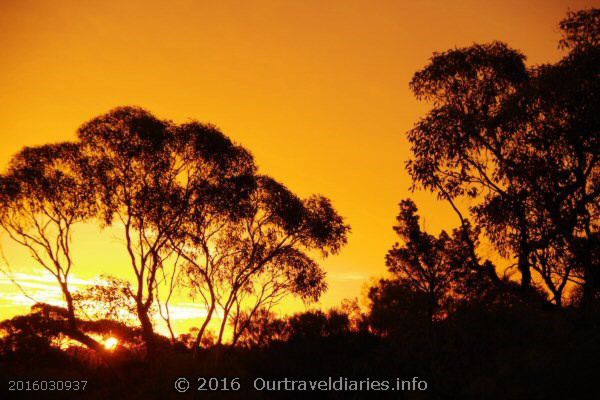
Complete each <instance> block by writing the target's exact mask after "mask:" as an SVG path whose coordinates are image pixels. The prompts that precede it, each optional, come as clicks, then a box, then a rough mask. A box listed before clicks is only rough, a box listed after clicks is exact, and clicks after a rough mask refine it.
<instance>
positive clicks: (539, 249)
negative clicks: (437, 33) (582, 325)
mask: <svg viewBox="0 0 600 400" xmlns="http://www.w3.org/2000/svg"><path fill="white" fill-rule="evenodd" d="M561 27H562V28H563V30H564V32H565V37H564V39H563V41H562V42H561V43H562V45H563V47H565V48H566V49H568V50H569V53H568V54H567V55H566V56H565V58H564V59H563V60H561V61H559V62H558V63H556V64H553V65H542V66H538V67H532V68H527V67H526V66H525V63H524V59H525V57H524V56H523V55H522V54H521V53H519V52H517V51H515V50H512V49H510V48H509V47H508V46H507V45H505V44H503V43H498V42H494V43H491V44H485V45H474V46H471V47H468V48H458V49H453V50H450V51H448V52H445V53H440V54H435V55H434V56H433V58H432V59H431V61H430V63H429V65H428V66H426V67H425V68H424V69H423V70H421V71H419V72H417V73H416V74H415V76H414V78H413V80H412V82H411V87H412V89H413V91H414V92H415V94H416V96H417V97H418V98H419V99H424V100H428V101H431V102H432V103H433V106H434V107H433V109H432V110H431V111H430V112H429V113H428V114H427V116H425V117H424V118H423V119H421V120H420V121H419V122H418V123H417V124H416V126H415V128H414V129H412V130H411V131H410V132H409V134H408V138H409V141H410V142H411V145H412V152H413V158H412V159H411V160H410V161H409V162H408V170H409V172H410V174H411V176H412V177H413V179H414V181H415V186H414V187H423V188H425V189H428V190H431V191H434V192H436V193H437V194H438V195H439V196H440V198H443V199H445V200H447V201H449V202H450V203H451V205H452V207H453V208H454V209H455V210H456V211H457V213H458V215H459V217H460V218H461V222H462V224H463V225H464V224H465V223H471V222H476V223H477V228H480V229H482V230H483V232H485V233H486V235H487V236H488V238H489V239H490V240H491V242H492V243H493V244H494V245H495V247H496V249H497V250H498V252H499V253H500V254H501V255H503V256H505V257H507V258H515V259H516V264H515V265H516V267H517V269H518V271H519V272H520V275H521V288H522V289H523V290H524V291H530V289H531V288H532V286H533V284H532V271H533V272H537V273H538V274H539V276H540V278H541V280H540V281H541V282H542V283H543V284H545V286H546V289H547V290H548V292H550V293H551V294H552V295H553V301H554V302H555V303H556V304H558V305H560V304H561V303H562V297H563V293H564V290H565V287H566V285H567V283H569V282H575V283H577V282H578V280H577V276H576V275H574V274H576V273H577V271H582V272H581V275H583V278H582V279H583V281H584V282H585V283H584V286H585V287H587V288H588V289H587V291H586V292H587V293H589V295H588V296H587V297H593V296H594V295H593V294H592V293H596V292H597V289H593V288H597V287H598V283H597V279H596V278H595V276H597V273H594V272H593V271H597V270H598V259H597V254H596V253H595V252H594V250H593V249H595V248H597V243H598V231H597V228H598V206H597V204H598V200H599V195H600V190H599V189H598V186H599V185H598V171H599V169H598V148H599V146H598V122H599V120H598V115H599V114H600V110H598V104H600V103H599V102H598V99H597V93H598V69H597V65H598V53H599V52H598V10H595V9H593V10H587V11H581V12H578V13H571V14H569V16H568V17H567V19H565V20H564V21H563V22H562V23H561ZM463 196H468V197H471V198H473V199H475V204H474V206H473V207H471V209H470V216H471V217H472V218H471V219H472V220H473V221H469V218H467V217H465V216H463V213H461V211H459V209H458V207H457V204H458V203H457V199H458V198H460V197H463ZM584 297H585V296H584Z"/></svg>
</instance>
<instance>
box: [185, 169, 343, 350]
mask: <svg viewBox="0 0 600 400" xmlns="http://www.w3.org/2000/svg"><path fill="white" fill-rule="evenodd" d="M254 182H255V185H254V188H253V190H252V191H251V192H249V196H248V197H247V198H246V200H245V201H243V202H241V203H240V206H241V210H242V212H241V213H240V214H239V215H238V216H237V217H236V218H233V219H227V220H225V221H223V222H222V223H219V224H216V226H214V227H213V228H212V229H211V230H210V231H209V233H208V234H206V233H203V235H199V234H198V233H199V232H202V231H203V230H202V229H198V228H199V227H198V226H197V225H192V231H191V232H189V235H190V236H191V237H194V238H197V239H200V241H199V243H200V246H201V248H203V252H202V253H201V252H196V256H197V257H195V258H193V259H192V258H191V257H190V263H191V268H190V269H188V275H189V279H190V281H191V282H193V286H194V287H195V288H196V289H197V290H198V291H199V292H200V293H201V294H202V296H204V297H205V298H206V299H207V302H208V304H209V314H208V316H207V318H206V319H205V321H204V323H203V327H202V328H201V330H200V332H199V334H198V338H197V340H196V342H197V343H199V342H200V340H201V337H202V336H201V335H202V334H203V332H204V328H205V327H206V325H207V324H208V323H209V320H210V318H211V317H212V315H213V312H214V310H215V309H216V308H217V307H218V308H220V309H221V310H222V319H221V323H220V327H219V335H218V342H219V343H221V341H222V340H223V334H224V331H225V327H226V325H227V323H229V321H230V317H231V318H233V324H234V328H235V329H234V341H237V338H239V336H240V335H241V334H242V332H243V331H244V330H245V329H246V327H247V326H248V325H249V324H250V320H251V319H252V318H253V316H254V315H255V314H256V313H257V311H259V310H260V309H264V308H265V306H266V305H267V304H268V305H272V304H274V303H276V302H277V301H278V300H280V299H281V298H282V296H285V295H286V294H296V295H298V296H299V297H301V298H303V299H317V298H318V297H319V296H320V294H321V293H322V291H323V290H324V288H325V284H324V281H323V279H324V272H323V271H322V270H321V268H320V267H319V266H318V264H317V263H316V262H315V261H313V260H312V259H311V257H310V256H309V255H308V254H307V252H309V251H313V250H316V251H320V252H321V253H322V254H323V255H327V254H329V253H330V252H332V253H336V252H337V251H339V249H340V248H341V247H342V246H343V244H344V243H345V242H346V235H347V232H348V230H349V227H348V226H347V225H345V224H344V221H343V219H342V218H341V217H340V216H339V215H338V214H337V212H336V211H335V210H334V209H333V207H332V206H331V203H330V202H329V200H328V199H326V198H324V197H321V196H313V197H310V198H308V199H306V200H301V199H300V198H298V197H297V196H295V195H294V194H293V193H291V192H290V191H289V190H288V189H287V188H286V187H285V186H283V185H282V184H280V183H278V182H276V181H275V180H273V179H271V178H268V177H265V176H256V177H255V178H254ZM194 221H197V219H195V220H194ZM200 255H201V257H198V256H200ZM244 309H245V310H244ZM232 312H233V315H232ZM242 316H243V318H239V317H242Z"/></svg>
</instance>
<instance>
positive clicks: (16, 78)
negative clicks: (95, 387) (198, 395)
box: [0, 0, 598, 318]
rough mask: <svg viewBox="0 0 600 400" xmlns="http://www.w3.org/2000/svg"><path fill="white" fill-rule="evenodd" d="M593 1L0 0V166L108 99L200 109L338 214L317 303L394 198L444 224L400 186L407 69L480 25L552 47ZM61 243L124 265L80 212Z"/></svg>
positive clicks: (124, 269) (90, 262) (19, 263)
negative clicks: (340, 237)
mask: <svg viewBox="0 0 600 400" xmlns="http://www.w3.org/2000/svg"><path fill="white" fill-rule="evenodd" d="M594 4H596V5H598V2H597V1H596V2H594V1H551V0H545V1H526V2H524V1H512V0H510V1H509V0H501V1H481V0H479V1H449V0H446V1H400V0H398V1H373V0H367V1H337V2H334V1H307V0H305V1H219V2H208V1H199V0H189V1H181V0H170V1H149V0H145V1H125V0H121V1H107V0H103V1H80V0H75V1H64V0H53V1H29V0H19V1H1V2H0V49H1V50H0V51H1V52H2V54H1V55H0V167H1V168H4V167H5V166H6V162H7V161H8V158H9V157H10V156H11V155H12V154H14V153H15V152H17V151H18V150H19V149H20V148H21V147H23V146H25V145H36V144H42V143H46V142H55V141H61V140H68V139H72V138H74V132H75V130H76V129H77V127H78V126H79V125H80V124H81V123H82V122H83V121H85V120H87V119H89V118H91V117H93V116H96V115H98V114H100V113H103V112H106V111H108V110H109V109H111V108H113V107H115V106H118V105H139V106H142V107H145V108H147V109H149V110H150V111H152V112H154V113H156V114H157V115H158V116H160V117H164V118H170V119H173V120H175V121H186V120H188V119H198V120H201V121H206V122H212V123H214V124H216V125H217V126H219V127H220V128H221V129H222V130H223V131H224V132H225V133H226V134H227V135H229V136H230V137H232V138H233V139H234V140H235V141H237V142H239V143H241V144H243V145H244V146H246V147H247V148H248V149H249V150H251V151H252V152H253V154H254V155H255V157H256V161H257V163H258V164H259V166H260V169H261V171H262V172H263V173H267V174H271V175H272V176H274V177H275V178H277V179H278V180H280V181H282V182H283V183H285V184H286V185H287V186H288V187H290V188H291V189H292V190H294V191H295V192H297V193H298V194H300V195H308V194H310V193H315V192H316V193H321V194H324V195H326V196H328V197H330V198H331V199H332V200H333V203H334V205H335V206H336V208H337V209H338V211H339V212H340V213H341V214H342V215H343V216H345V217H346V218H347V221H348V222H349V223H350V224H351V225H352V234H351V236H350V240H349V244H348V246H347V247H346V248H345V249H344V250H343V251H342V253H341V254H340V255H339V256H335V257H331V258H330V259H327V260H325V261H324V263H323V265H324V267H325V269H326V270H327V272H328V283H329V286H330V289H329V291H328V293H327V294H326V295H325V296H324V298H323V301H322V302H321V305H323V306H325V307H328V306H332V305H335V304H338V303H339V301H340V300H341V299H343V298H347V297H360V296H361V288H362V287H363V286H364V284H365V282H367V281H368V279H369V277H373V276H379V275H382V274H383V273H384V271H385V266H384V261H383V259H384V255H385V252H386V251H387V249H388V248H389V247H390V246H391V245H392V244H393V242H394V240H395V239H394V235H393V231H392V229H391V226H392V225H393V223H394V217H395V215H396V210H397V203H398V201H399V200H400V199H402V198H404V197H407V196H412V197H413V198H414V199H415V200H416V202H417V204H418V206H419V208H420V209H421V214H422V215H424V216H425V223H426V227H427V229H430V230H431V231H433V232H436V231H438V230H439V229H441V228H451V227H453V226H454V225H455V224H456V218H455V216H454V215H453V214H452V213H451V211H450V210H449V208H448V207H447V206H446V205H445V204H443V203H441V202H437V201H435V200H434V199H433V197H432V196H430V195H428V194H423V193H418V194H411V193H409V192H408V187H409V185H410V180H409V178H408V175H407V173H406V172H405V170H404V162H405V160H406V159H407V158H408V155H409V150H408V146H407V143H406V140H405V139H404V133H405V132H406V131H407V130H408V129H410V127H411V126H412V125H413V123H414V122H415V121H416V120H417V118H418V117H419V116H421V115H423V114H424V112H426V110H427V105H426V104H420V103H418V102H417V101H416V100H415V99H414V98H413V96H412V95H411V93H410V91H409V89H408V82H409V80H410V78H411V76H412V74H413V73H414V72H415V71H416V70H417V69H419V68H421V67H422V66H424V65H425V63H426V62H427V59H428V58H429V57H430V56H431V53H432V52H434V51H443V50H446V49H448V48H450V47H453V46H466V45H469V44H472V43H473V42H486V41H490V40H494V39H497V40H502V41H505V42H507V43H509V44H510V45H511V46H513V47H515V48H517V49H520V50H521V51H523V52H524V53H525V54H526V55H527V56H528V62H529V63H531V64H536V63H541V62H550V61H554V60H556V59H558V57H560V54H561V53H560V52H559V51H558V50H557V48H556V45H557V41H558V39H559V36H560V33H559V30H558V27H557V23H558V21H559V20H560V19H561V18H562V17H563V16H564V14H565V12H566V11H567V9H579V8H584V7H590V6H592V5H594ZM0 240H1V243H2V245H3V248H4V252H5V253H6V255H7V258H8V259H9V261H10V262H11V264H12V267H13V269H15V270H17V271H24V272H31V268H30V266H31V265H32V262H31V261H30V260H29V259H28V257H27V254H26V253H25V252H23V251H22V250H20V249H18V248H16V247H15V245H13V244H12V243H10V242H8V241H7V239H6V238H5V237H2V239H0ZM75 241H76V243H75V251H76V253H77V254H76V262H77V265H76V269H75V271H74V273H75V276H76V277H78V278H81V279H91V278H93V277H94V276H97V275H99V274H100V273H103V272H108V273H113V274H119V275H122V276H125V277H126V276H127V274H128V273H129V272H130V267H129V266H128V265H127V263H126V258H125V254H124V248H123V247H122V245H121V244H120V243H119V241H118V237H117V235H116V234H114V233H111V232H103V233H101V234H99V233H98V231H97V229H96V228H94V227H92V226H83V227H80V228H79V230H78V231H77V236H76V237H75ZM484 251H485V249H484ZM34 281H35V279H34ZM34 286H35V285H34ZM11 290H13V289H10V288H9V283H8V282H7V281H6V280H2V279H0V294H2V297H0V318H4V317H6V316H9V315H11V314H14V313H15V312H23V311H26V309H27V308H26V304H25V303H24V302H21V303H23V304H21V303H19V301H17V300H15V299H16V297H15V295H14V293H12V292H11ZM9 292H10V293H9ZM184 306H186V305H185V304H182V307H184Z"/></svg>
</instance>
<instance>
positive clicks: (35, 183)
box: [0, 143, 103, 351]
mask: <svg viewBox="0 0 600 400" xmlns="http://www.w3.org/2000/svg"><path fill="white" fill-rule="evenodd" d="M90 176H91V173H90V170H89V166H88V165H87V163H86V162H85V159H84V158H83V157H82V156H81V149H80V147H79V145H78V144H75V143H60V144H54V145H45V146H40V147H26V148H25V149H23V150H22V151H21V152H20V153H18V154H17V155H16V156H14V157H13V159H12V160H11V162H10V165H9V169H8V172H7V173H6V174H5V175H2V176H0V226H2V228H3V229H4V230H5V231H6V232H7V233H8V235H9V237H10V238H11V239H12V240H13V241H15V242H16V243H18V244H20V245H22V246H24V247H25V248H27V249H28V250H29V253H30V254H31V256H32V257H33V259H34V260H35V261H36V262H37V264H38V265H39V266H40V267H42V268H44V269H45V270H46V271H48V272H49V273H50V274H51V275H52V276H53V277H54V278H55V279H56V282H57V283H58V285H59V286H60V290H61V292H62V295H63V298H64V300H65V303H66V305H67V308H66V310H67V312H66V320H67V325H66V326H65V327H64V331H63V333H64V334H65V335H67V336H68V337H70V338H72V339H74V340H77V341H79V342H81V343H83V344H84V345H86V346H88V347H90V348H92V349H94V350H97V351H101V350H102V349H103V347H102V346H101V345H100V344H99V343H98V342H96V341H95V340H94V339H92V338H91V337H89V336H87V335H85V334H84V333H83V332H82V331H81V330H80V329H79V327H78V319H77V316H76V314H77V310H76V307H75V304H74V301H73V295H72V294H71V290H70V288H69V275H70V273H71V271H72V269H73V255H72V252H71V241H72V233H73V226H74V225H75V224H77V223H78V222H82V221H85V220H86V219H88V218H91V217H92V216H93V215H94V213H95V211H96V206H95V204H96V202H95V200H96V199H95V190H94V185H93V183H92V182H91V180H90V179H89V178H90Z"/></svg>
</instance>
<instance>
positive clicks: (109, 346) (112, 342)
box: [104, 337, 119, 350]
mask: <svg viewBox="0 0 600 400" xmlns="http://www.w3.org/2000/svg"><path fill="white" fill-rule="evenodd" d="M118 345H119V339H117V338H115V337H109V338H108V339H106V341H105V342H104V348H105V349H106V350H114V349H116V348H117V346H118Z"/></svg>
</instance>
